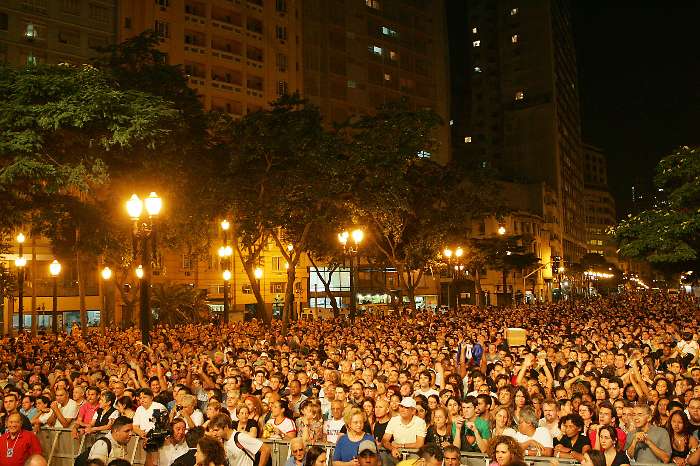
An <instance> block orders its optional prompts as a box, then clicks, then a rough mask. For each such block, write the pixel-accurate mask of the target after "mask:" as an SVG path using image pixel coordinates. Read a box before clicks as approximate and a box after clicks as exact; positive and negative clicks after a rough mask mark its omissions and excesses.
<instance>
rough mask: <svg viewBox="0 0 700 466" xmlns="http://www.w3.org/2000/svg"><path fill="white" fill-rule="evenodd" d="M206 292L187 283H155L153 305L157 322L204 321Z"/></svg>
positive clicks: (172, 323)
mask: <svg viewBox="0 0 700 466" xmlns="http://www.w3.org/2000/svg"><path fill="white" fill-rule="evenodd" d="M205 298H206V293H205V292H204V291H202V290H198V289H195V288H193V287H191V286H189V285H183V284H173V283H167V282H166V283H156V284H154V285H153V298H152V299H153V307H154V308H155V309H156V313H157V315H158V318H157V320H158V323H159V324H170V325H176V324H182V323H198V322H206V321H207V320H208V319H209V314H210V310H209V306H208V305H207V304H206V302H205Z"/></svg>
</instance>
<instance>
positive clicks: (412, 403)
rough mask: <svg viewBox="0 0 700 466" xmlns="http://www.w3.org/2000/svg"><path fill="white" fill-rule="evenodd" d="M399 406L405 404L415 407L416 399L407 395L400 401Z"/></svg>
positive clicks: (407, 406)
mask: <svg viewBox="0 0 700 466" xmlns="http://www.w3.org/2000/svg"><path fill="white" fill-rule="evenodd" d="M399 406H403V407H404V408H415V407H416V400H414V399H413V398H411V397H410V396H407V397H406V398H404V399H403V400H401V403H399Z"/></svg>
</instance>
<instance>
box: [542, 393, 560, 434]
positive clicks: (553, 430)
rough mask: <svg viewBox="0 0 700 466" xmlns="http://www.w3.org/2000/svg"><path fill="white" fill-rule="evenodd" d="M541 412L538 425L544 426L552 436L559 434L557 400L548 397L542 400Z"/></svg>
mask: <svg viewBox="0 0 700 466" xmlns="http://www.w3.org/2000/svg"><path fill="white" fill-rule="evenodd" d="M542 414H543V415H544V417H543V418H542V419H540V421H539V424H538V427H546V428H547V430H548V431H549V434H550V435H551V436H552V438H555V437H557V438H558V437H559V436H561V430H560V429H559V403H558V402H557V400H553V399H548V400H544V402H542Z"/></svg>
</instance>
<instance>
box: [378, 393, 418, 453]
mask: <svg viewBox="0 0 700 466" xmlns="http://www.w3.org/2000/svg"><path fill="white" fill-rule="evenodd" d="M425 434H426V426H425V421H424V420H423V419H421V418H419V417H418V416H416V400H414V399H413V398H411V397H406V398H404V399H403V400H401V403H399V415H398V416H394V417H392V418H391V420H390V421H389V423H388V424H387V426H386V431H385V432H384V437H382V444H383V445H384V448H386V449H387V450H389V451H390V452H391V456H393V457H394V458H396V459H400V458H401V449H402V448H420V447H422V446H423V443H425Z"/></svg>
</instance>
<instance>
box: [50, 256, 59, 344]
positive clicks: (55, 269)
mask: <svg viewBox="0 0 700 466" xmlns="http://www.w3.org/2000/svg"><path fill="white" fill-rule="evenodd" d="M49 273H50V274H51V278H52V281H53V295H52V296H53V302H52V306H51V314H52V316H51V331H52V332H53V333H54V334H56V333H58V275H59V274H60V273H61V264H60V263H59V262H58V261H57V260H56V259H54V260H53V262H51V264H49Z"/></svg>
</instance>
